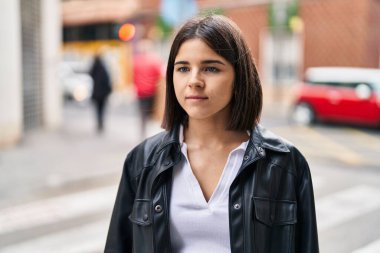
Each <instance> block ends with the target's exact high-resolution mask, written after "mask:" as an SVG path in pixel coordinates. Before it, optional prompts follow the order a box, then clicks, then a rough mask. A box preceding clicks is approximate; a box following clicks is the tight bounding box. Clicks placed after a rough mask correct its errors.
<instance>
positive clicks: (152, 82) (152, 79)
mask: <svg viewBox="0 0 380 253" xmlns="http://www.w3.org/2000/svg"><path fill="white" fill-rule="evenodd" d="M161 72H162V63H161V60H160V59H159V57H158V56H157V55H156V54H154V53H153V44H152V42H151V41H149V40H147V39H144V40H141V41H139V43H138V44H137V52H136V54H135V56H134V58H133V83H134V87H135V91H136V96H137V99H138V106H139V113H140V137H141V138H145V137H146V129H147V124H148V122H149V120H150V119H151V117H152V114H153V107H154V101H155V95H156V91H157V85H158V82H159V81H160V79H161Z"/></svg>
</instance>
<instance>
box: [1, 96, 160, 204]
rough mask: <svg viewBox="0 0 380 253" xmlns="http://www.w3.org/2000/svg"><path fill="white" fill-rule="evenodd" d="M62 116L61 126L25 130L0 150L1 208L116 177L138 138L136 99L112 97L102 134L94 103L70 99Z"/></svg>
mask: <svg viewBox="0 0 380 253" xmlns="http://www.w3.org/2000/svg"><path fill="white" fill-rule="evenodd" d="M63 121H64V122H63V124H62V127H61V128H60V129H59V130H57V131H52V132H49V131H44V130H38V131H34V132H30V133H27V134H26V135H25V137H24V138H23V141H22V142H21V143H20V144H18V145H16V146H14V147H12V148H9V149H6V150H1V151H0V169H1V174H2V175H4V176H2V177H1V178H0V209H2V208H5V207H9V206H12V205H18V204H24V203H26V202H30V201H34V200H37V199H43V198H48V197H52V196H58V195H61V194H67V193H70V192H77V191H82V190H87V189H91V188H94V187H99V186H104V185H113V184H115V183H117V182H118V180H119V178H120V174H121V170H122V166H123V162H124V158H125V156H126V154H127V153H128V151H129V150H130V149H131V148H132V147H134V146H135V145H136V144H137V143H138V142H139V141H140V140H139V129H138V128H139V119H138V114H137V111H136V105H135V103H134V101H132V100H129V101H128V100H127V101H124V102H122V103H120V102H118V101H117V99H114V100H113V101H110V105H109V107H108V108H107V114H106V124H105V128H106V131H105V132H104V133H103V134H102V135H98V134H97V133H96V132H95V119H94V112H93V108H92V107H91V104H86V105H78V104H66V105H65V106H64V109H63ZM158 131H160V128H159V124H158V123H152V124H150V125H149V126H148V134H154V133H156V132H158Z"/></svg>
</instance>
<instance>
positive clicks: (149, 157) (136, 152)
mask: <svg viewBox="0 0 380 253" xmlns="http://www.w3.org/2000/svg"><path fill="white" fill-rule="evenodd" d="M167 134H168V132H167V131H162V132H160V133H158V134H156V135H154V136H152V137H149V138H147V139H145V140H144V141H142V142H141V143H139V144H138V145H136V146H135V147H134V148H133V149H132V150H131V151H130V152H129V153H128V154H127V157H126V159H125V162H124V172H127V173H128V174H129V175H130V176H131V177H134V176H137V175H138V174H139V173H140V172H141V170H142V169H143V168H145V167H149V166H151V165H152V164H153V163H154V162H155V160H156V156H157V154H159V153H160V151H161V150H162V148H163V147H165V137H166V136H167Z"/></svg>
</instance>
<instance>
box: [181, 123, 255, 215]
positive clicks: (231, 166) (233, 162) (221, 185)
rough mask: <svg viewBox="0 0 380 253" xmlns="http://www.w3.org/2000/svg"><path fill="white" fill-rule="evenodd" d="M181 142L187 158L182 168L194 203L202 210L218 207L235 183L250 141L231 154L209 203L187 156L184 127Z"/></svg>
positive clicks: (243, 143) (182, 150) (183, 153)
mask: <svg viewBox="0 0 380 253" xmlns="http://www.w3.org/2000/svg"><path fill="white" fill-rule="evenodd" d="M179 140H180V144H181V152H182V155H183V156H184V158H185V160H184V162H185V163H186V164H183V165H182V166H184V167H183V169H184V170H185V171H184V173H185V175H186V181H187V183H188V185H189V187H190V190H191V192H192V194H193V195H194V198H193V201H194V202H195V204H196V205H197V206H199V207H200V208H209V209H212V208H213V207H214V206H216V205H218V203H219V202H220V201H221V200H222V199H223V197H224V195H225V194H227V193H228V190H229V187H230V184H231V182H232V181H233V179H232V178H231V177H234V176H236V174H237V172H238V170H239V168H240V166H241V163H242V160H243V155H244V152H245V150H246V148H247V146H248V142H249V140H247V141H245V142H242V143H241V144H240V145H239V146H238V147H236V148H235V149H233V150H232V151H231V152H230V153H229V155H228V158H227V161H226V163H225V165H224V167H223V171H222V174H221V175H220V178H219V180H218V183H217V185H216V187H215V189H214V191H213V193H212V194H211V197H210V199H209V200H208V201H206V199H205V196H204V194H203V192H202V189H201V186H200V184H199V182H198V180H197V178H196V177H195V175H194V173H193V170H192V168H191V164H190V161H189V158H188V155H187V145H186V143H185V142H184V141H183V140H184V138H183V127H182V126H181V128H180V132H179ZM239 151H240V152H241V155H240V156H241V157H240V159H239V155H238V154H235V153H236V152H239ZM239 161H240V163H239Z"/></svg>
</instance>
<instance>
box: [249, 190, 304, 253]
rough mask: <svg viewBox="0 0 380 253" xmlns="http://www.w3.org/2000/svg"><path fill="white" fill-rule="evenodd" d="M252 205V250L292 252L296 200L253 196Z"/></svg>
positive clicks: (265, 252)
mask: <svg viewBox="0 0 380 253" xmlns="http://www.w3.org/2000/svg"><path fill="white" fill-rule="evenodd" d="M253 205H254V209H253V227H254V248H255V249H254V251H255V252H258V253H279V252H281V253H291V252H294V250H295V227H296V223H297V202H296V201H289V200H273V199H268V198H261V197H253Z"/></svg>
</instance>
